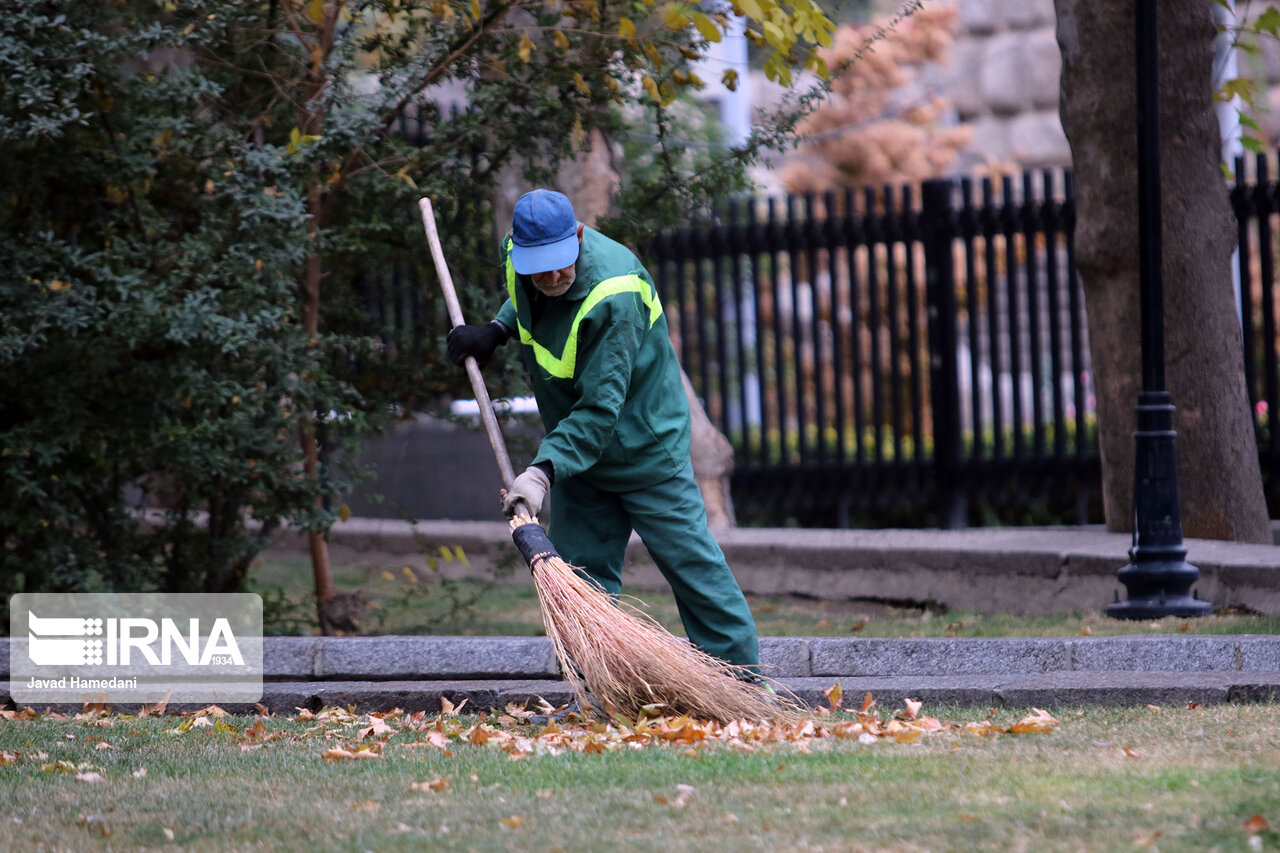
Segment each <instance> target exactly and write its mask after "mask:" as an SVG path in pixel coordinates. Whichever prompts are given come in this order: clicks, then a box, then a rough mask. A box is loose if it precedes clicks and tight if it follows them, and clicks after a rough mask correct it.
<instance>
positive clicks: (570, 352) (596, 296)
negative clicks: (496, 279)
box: [507, 241, 662, 379]
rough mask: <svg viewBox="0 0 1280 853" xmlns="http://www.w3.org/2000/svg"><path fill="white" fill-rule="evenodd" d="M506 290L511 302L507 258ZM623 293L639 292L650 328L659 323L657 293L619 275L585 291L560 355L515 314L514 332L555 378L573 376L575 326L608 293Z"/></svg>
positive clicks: (513, 287) (635, 277) (513, 289)
mask: <svg viewBox="0 0 1280 853" xmlns="http://www.w3.org/2000/svg"><path fill="white" fill-rule="evenodd" d="M507 248H508V252H510V242H509V241H508V246H507ZM507 293H508V295H509V296H510V297H511V299H512V302H514V301H515V298H516V272H515V267H513V266H512V264H511V260H510V257H508V259H507ZM622 293H636V294H639V296H640V301H641V302H642V303H643V304H644V305H645V307H646V308H648V309H649V328H653V324H654V323H656V322H658V318H659V317H661V316H662V303H661V302H659V301H658V294H657V293H655V292H654V290H653V288H652V287H650V285H649V283H648V282H647V281H645V280H644V279H642V278H641V277H640V276H638V275H634V274H632V275H620V276H615V277H613V278H607V279H605V280H604V281H602V282H600V283H599V284H597V285H596V286H595V287H593V288H592V289H591V292H590V293H589V294H587V298H586V299H584V300H582V307H581V308H579V309H578V313H577V316H575V317H574V318H573V324H572V325H571V326H570V327H569V334H568V336H567V337H566V338H565V344H564V352H562V353H561V354H560V356H559V357H557V356H555V355H554V354H553V353H552V352H551V350H549V349H547V348H546V347H544V346H543V345H542V344H540V343H538V342H537V341H535V340H534V339H533V335H532V334H531V333H530V332H529V330H528V329H526V328H525V327H524V326H523V325H522V324H521V323H520V320H519V318H518V316H517V319H516V332H517V333H518V334H519V335H520V343H522V344H525V345H526V346H529V347H532V348H533V356H534V358H535V359H536V360H537V362H538V366H539V367H541V368H542V369H543V370H545V371H546V372H547V373H549V374H550V375H552V376H554V377H555V378H557V379H572V378H573V375H574V371H575V370H576V369H577V365H578V327H579V326H581V325H582V321H583V319H585V318H586V316H587V315H588V314H589V313H591V309H593V308H595V307H596V306H597V305H599V304H600V303H601V302H602V301H603V300H605V299H608V298H609V297H610V296H617V295H619V294H622Z"/></svg>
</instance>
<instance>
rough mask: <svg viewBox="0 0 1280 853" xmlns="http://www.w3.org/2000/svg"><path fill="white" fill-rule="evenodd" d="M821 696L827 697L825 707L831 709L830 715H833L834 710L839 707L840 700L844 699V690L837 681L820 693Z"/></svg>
mask: <svg viewBox="0 0 1280 853" xmlns="http://www.w3.org/2000/svg"><path fill="white" fill-rule="evenodd" d="M822 695H823V696H826V697H827V706H828V707H829V708H830V709H831V711H832V713H834V712H835V710H836V709H837V708H839V707H840V700H841V699H843V698H844V688H843V687H841V686H840V682H838V681H837V682H836V683H835V684H833V685H831V686H830V687H828V688H827V689H826V690H824V691H822Z"/></svg>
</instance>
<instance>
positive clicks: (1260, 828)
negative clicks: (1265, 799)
mask: <svg viewBox="0 0 1280 853" xmlns="http://www.w3.org/2000/svg"><path fill="white" fill-rule="evenodd" d="M1269 829H1271V824H1269V823H1267V819H1266V818H1265V817H1263V816H1262V815H1260V814H1256V815H1254V816H1253V817H1251V818H1249V819H1248V820H1246V821H1245V822H1244V831H1245V832H1247V833H1248V834H1249V835H1257V834H1258V833H1260V832H1266V831H1268V830H1269Z"/></svg>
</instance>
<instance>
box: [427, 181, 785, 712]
mask: <svg viewBox="0 0 1280 853" xmlns="http://www.w3.org/2000/svg"><path fill="white" fill-rule="evenodd" d="M418 206H419V208H420V209H421V211H422V225H423V227H424V229H425V230H426V233H427V242H428V243H429V244H430V246H431V259H432V261H433V262H434V263H435V268H436V274H437V277H438V278H439V279H440V288H441V290H442V291H443V292H444V298H445V303H446V305H447V306H448V309H449V320H450V322H451V323H452V324H453V325H454V326H455V327H456V326H461V325H463V319H462V308H461V306H460V305H459V304H458V296H457V294H456V292H455V291H454V287H453V278H452V276H450V275H449V267H448V265H447V264H446V263H445V258H444V252H443V250H442V249H441V247H440V237H439V234H438V233H437V231H436V221H435V213H434V212H433V210H432V207H431V201H430V199H426V198H423V199H420V200H419V202H418ZM465 365H466V370H467V377H468V378H469V379H470V380H471V387H472V390H473V391H474V392H475V395H476V403H477V404H478V405H479V407H480V417H481V420H483V422H484V427H485V431H486V432H487V433H488V435H489V444H490V445H491V446H492V448H493V453H494V457H495V458H496V459H497V462H498V469H499V471H500V473H501V475H502V482H503V485H504V486H505V487H506V488H510V487H511V484H512V482H513V481H514V480H515V471H514V469H513V468H512V466H511V457H510V456H509V455H508V454H507V448H506V444H505V443H504V442H503V440H502V432H501V430H500V429H499V427H498V419H497V417H496V416H495V415H494V413H493V406H492V404H491V403H490V400H489V392H488V389H486V388H485V384H484V379H483V377H482V376H481V375H480V366H479V365H478V364H476V360H475V359H474V358H470V357H468V358H467V359H466V362H465ZM524 509H525V510H526V511H523V512H517V513H516V514H515V516H514V517H513V518H512V519H511V538H512V540H513V541H514V542H515V545H516V547H517V548H518V549H519V551H520V553H521V555H522V556H523V557H524V558H525V561H526V562H527V563H528V565H529V570H530V571H531V572H532V574H533V582H534V586H535V588H536V589H537V592H538V602H539V604H540V605H541V608H542V621H543V624H544V625H545V626H546V631H547V637H548V639H550V640H551V645H552V648H553V649H554V650H555V654H556V659H557V661H559V663H560V669H561V671H562V672H563V673H564V677H565V681H567V682H568V684H569V687H570V689H571V690H572V691H573V694H574V696H575V697H576V698H577V700H578V702H579V704H580V706H581V707H582V708H583V709H584V710H585V709H586V708H590V707H592V706H591V703H590V700H589V699H588V698H587V692H588V691H590V692H591V693H594V694H595V695H596V697H597V698H598V699H599V700H600V702H601V704H602V705H603V706H604V708H605V710H606V711H608V712H609V713H622V714H629V715H633V716H634V715H640V714H644V713H650V712H654V711H660V712H661V713H672V714H688V715H689V716H691V717H695V718H698V719H706V720H716V721H719V722H721V723H728V722H730V721H733V720H751V721H759V720H768V719H771V720H774V721H775V722H778V723H793V722H796V721H798V720H799V719H800V718H801V717H802V716H803V715H804V708H803V705H802V704H801V703H800V702H799V701H797V700H796V699H795V698H794V697H792V696H789V695H788V696H780V695H778V694H777V693H774V692H773V691H772V689H771V688H769V687H767V686H766V685H765V683H763V682H758V681H751V680H747V679H749V678H750V677H751V673H750V671H748V670H746V669H745V668H743V667H736V666H733V665H731V664H728V663H726V662H724V661H722V660H719V659H717V658H715V657H712V656H711V655H708V654H706V653H705V652H703V651H701V650H700V649H698V648H697V647H695V646H693V645H692V644H691V643H689V642H688V641H687V640H683V639H680V638H678V637H675V636H673V635H672V634H670V633H668V632H667V630H666V629H664V628H663V627H662V626H661V625H660V624H659V623H658V622H657V621H656V620H655V619H653V618H652V617H651V616H649V615H648V614H646V613H644V612H642V611H640V610H638V609H636V608H635V607H632V606H631V605H628V604H625V603H623V602H619V601H617V600H616V599H614V597H613V596H611V595H609V593H608V592H606V591H605V590H604V589H603V588H602V587H601V586H599V584H597V583H595V582H593V581H592V580H590V579H589V578H588V577H587V576H585V575H584V574H583V573H580V572H578V571H577V570H575V569H574V567H573V566H571V565H569V564H568V563H567V562H565V560H564V559H563V558H562V557H561V556H560V555H559V554H558V553H556V549H555V546H553V545H552V544H551V540H550V539H548V538H547V534H546V531H545V530H543V529H542V526H541V525H540V524H538V521H537V519H536V518H535V517H534V515H533V512H532V511H531V510H530V509H529V508H527V507H525V508H524Z"/></svg>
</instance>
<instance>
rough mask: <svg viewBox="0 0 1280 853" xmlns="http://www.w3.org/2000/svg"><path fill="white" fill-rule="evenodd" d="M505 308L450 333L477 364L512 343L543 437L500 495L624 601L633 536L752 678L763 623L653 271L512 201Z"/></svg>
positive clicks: (706, 637)
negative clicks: (702, 451) (734, 560)
mask: <svg viewBox="0 0 1280 853" xmlns="http://www.w3.org/2000/svg"><path fill="white" fill-rule="evenodd" d="M502 253H503V267H504V270H505V275H506V289H507V297H508V298H507V301H506V302H505V303H504V304H503V306H502V308H501V309H499V311H498V315H497V317H496V318H495V319H494V320H492V321H491V322H489V323H487V324H485V325H482V326H458V327H457V328H455V329H453V331H451V332H450V333H449V336H448V339H447V344H448V352H449V359H450V360H451V361H452V362H453V363H454V364H458V365H461V364H462V363H463V362H464V360H465V359H466V357H467V356H472V357H474V358H475V359H476V362H477V363H478V364H479V365H480V366H481V367H483V366H485V365H486V364H488V362H489V361H490V359H492V357H493V354H494V352H495V351H496V350H497V348H498V347H499V346H502V345H503V344H505V343H506V342H507V340H508V339H510V338H512V337H515V338H517V339H518V341H519V344H520V355H521V358H522V359H523V361H524V365H525V369H526V370H528V371H529V376H530V379H531V383H532V386H533V393H534V396H535V398H536V399H537V401H538V411H539V413H540V414H541V416H542V422H543V426H544V427H545V429H546V436H545V437H544V438H543V440H542V443H541V444H540V445H539V447H538V452H537V455H536V456H534V459H533V464H531V465H530V466H529V468H528V469H527V470H525V471H524V472H523V473H522V474H520V475H519V476H518V477H516V479H515V482H514V483H513V484H512V486H511V488H510V489H509V490H508V491H507V492H506V494H505V495H504V496H503V510H504V511H505V512H506V513H507V515H508V516H510V515H511V514H512V513H513V512H514V511H515V507H516V505H517V504H518V503H521V502H523V503H525V504H527V505H528V506H529V507H530V508H531V510H532V511H533V512H535V513H536V512H537V511H538V510H539V509H540V508H541V507H542V504H543V501H544V500H545V499H546V497H547V493H548V492H550V494H551V519H550V525H549V529H548V535H549V536H550V538H551V541H552V542H553V543H554V544H555V546H556V549H557V550H558V551H559V552H560V555H561V556H563V557H564V559H566V560H568V561H569V562H570V563H572V564H574V565H576V566H580V567H582V568H583V569H585V570H586V572H587V573H588V574H590V575H591V577H593V578H594V579H595V580H597V581H598V582H599V583H600V584H601V585H602V586H603V587H604V588H605V590H607V591H608V592H610V593H611V594H613V595H615V596H616V595H617V594H618V593H619V592H620V591H621V589H622V563H623V558H624V556H625V552H626V548H627V541H628V540H629V538H630V536H631V531H632V530H635V531H636V532H637V533H638V534H639V535H640V538H641V540H643V542H644V544H645V546H646V547H647V548H648V550H649V554H650V555H651V556H652V557H653V560H654V562H655V563H656V564H657V566H658V568H659V570H661V572H662V574H663V576H664V577H665V578H666V579H667V582H668V583H669V584H670V585H671V589H672V592H674V594H675V599H676V605H677V607H678V608H679V611H680V618H681V620H682V621H683V623H684V628H685V632H686V634H688V636H689V639H690V640H691V641H692V642H693V643H694V644H695V645H696V646H697V647H698V648H700V649H701V650H702V651H704V652H706V653H707V654H709V655H712V656H713V657H716V658H719V659H721V660H724V661H726V662H728V663H730V664H734V665H736V666H741V667H749V668H750V670H751V671H753V672H754V671H755V670H756V668H757V665H758V663H759V649H758V642H757V639H756V628H755V621H754V620H753V619H752V617H751V610H750V608H749V607H748V606H747V601H746V598H745V597H743V594H742V590H741V589H740V588H739V586H738V583H737V581H736V580H735V579H734V577H733V573H732V572H731V571H730V569H729V566H728V564H727V563H726V562H725V558H724V554H723V552H722V551H721V550H720V546H719V545H718V544H716V541H715V539H714V538H712V536H711V533H710V531H709V530H708V529H707V518H706V508H705V506H704V504H703V502H702V494H701V492H700V491H699V490H698V485H697V483H696V482H695V481H694V477H693V465H692V463H691V461H690V458H689V442H690V418H689V406H688V403H687V402H686V400H685V395H684V387H683V384H682V382H681V378H680V368H679V365H678V363H677V362H676V354H675V350H674V348H673V347H672V346H671V340H670V338H669V337H668V333H667V321H666V319H665V318H664V317H663V314H662V306H661V305H660V304H659V302H658V295H657V290H656V288H655V287H654V285H653V280H652V279H651V278H650V277H649V273H648V272H647V271H646V270H645V269H644V267H643V265H641V263H640V261H639V260H638V259H637V258H636V256H635V255H634V254H633V253H632V252H631V251H630V250H628V249H627V248H626V247H625V246H623V245H622V244H620V243H617V242H615V241H614V240H611V239H609V238H608V237H606V236H605V235H603V234H601V233H600V232H598V231H595V230H594V229H591V228H587V227H585V226H584V225H582V224H580V223H579V222H578V221H577V218H576V217H575V216H574V212H573V205H572V203H571V202H570V201H569V199H568V198H567V197H566V196H564V195H563V194H561V193H558V192H553V191H551V190H545V189H538V190H534V191H533V192H530V193H526V194H525V195H523V196H521V197H520V199H519V201H517V202H516V206H515V214H514V216H513V218H512V227H511V231H510V232H509V233H508V234H507V236H506V238H505V239H504V240H503V245H502Z"/></svg>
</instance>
